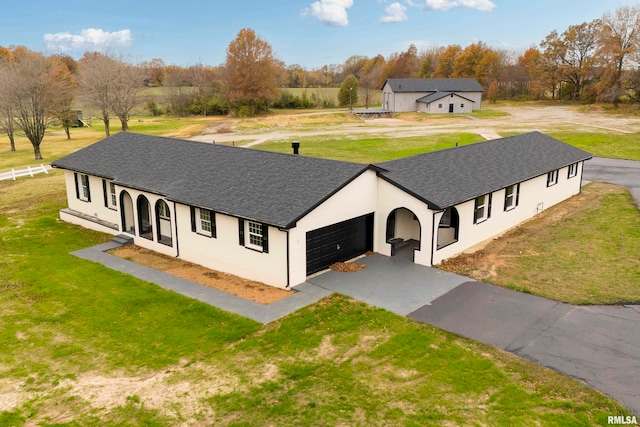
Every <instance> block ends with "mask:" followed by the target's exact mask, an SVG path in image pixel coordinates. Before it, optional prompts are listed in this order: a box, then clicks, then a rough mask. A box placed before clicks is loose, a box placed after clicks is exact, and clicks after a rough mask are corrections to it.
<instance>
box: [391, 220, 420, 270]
mask: <svg viewBox="0 0 640 427" xmlns="http://www.w3.org/2000/svg"><path fill="white" fill-rule="evenodd" d="M421 231H422V227H421V226H420V220H418V217H417V216H416V215H415V214H414V213H413V212H412V211H410V210H409V209H407V208H397V209H394V210H393V211H391V213H390V214H389V216H388V217H387V232H386V237H387V243H390V244H391V256H406V257H408V258H410V259H411V260H413V252H414V251H415V250H420V236H421Z"/></svg>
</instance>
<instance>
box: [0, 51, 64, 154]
mask: <svg viewBox="0 0 640 427" xmlns="http://www.w3.org/2000/svg"><path fill="white" fill-rule="evenodd" d="M13 57H14V60H13V62H3V63H2V64H1V65H0V76H2V77H0V82H2V83H1V84H2V87H1V90H0V93H1V94H2V95H1V97H0V104H2V105H5V106H6V105H10V106H11V110H10V111H11V114H14V115H15V125H16V127H17V128H19V129H20V130H21V131H22V132H24V134H25V136H26V137H27V139H29V141H30V142H31V145H32V146H33V153H34V157H35V159H36V160H41V159H42V154H41V152H40V144H42V140H43V139H44V135H45V131H46V130H47V128H48V127H49V126H50V125H51V124H52V123H53V121H54V120H55V118H54V111H55V110H56V108H58V105H59V102H60V98H61V95H62V94H63V93H64V91H65V90H67V89H68V88H67V87H66V83H67V82H68V80H67V81H65V80H66V79H61V75H63V74H64V71H67V72H68V70H67V69H66V67H64V65H62V64H61V63H60V62H59V61H56V60H53V59H51V58H46V57H44V56H43V55H41V54H39V53H35V52H31V51H28V50H26V49H21V50H20V51H19V52H14V55H13Z"/></svg>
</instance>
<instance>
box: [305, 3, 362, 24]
mask: <svg viewBox="0 0 640 427" xmlns="http://www.w3.org/2000/svg"><path fill="white" fill-rule="evenodd" d="M351 6H353V0H318V1H315V2H313V3H311V10H307V11H306V13H307V14H311V15H312V16H314V17H316V18H318V19H319V20H320V21H322V22H324V23H325V24H329V25H333V26H336V27H346V26H347V25H349V17H348V16H347V9H349V8H350V7H351Z"/></svg>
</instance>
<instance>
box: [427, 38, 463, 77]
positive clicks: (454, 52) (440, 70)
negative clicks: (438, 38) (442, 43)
mask: <svg viewBox="0 0 640 427" xmlns="http://www.w3.org/2000/svg"><path fill="white" fill-rule="evenodd" d="M461 52H462V47H460V45H457V44H456V45H449V46H447V47H446V49H445V50H444V51H443V52H442V53H441V54H440V56H439V57H438V65H437V66H436V69H435V70H434V72H433V77H440V78H449V77H452V76H453V69H454V66H455V62H456V58H457V57H458V55H460V53H461Z"/></svg>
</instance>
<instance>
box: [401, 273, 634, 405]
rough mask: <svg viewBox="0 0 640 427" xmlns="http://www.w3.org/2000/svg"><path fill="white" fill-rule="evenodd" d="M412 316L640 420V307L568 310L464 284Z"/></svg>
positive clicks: (532, 298)
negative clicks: (569, 380) (582, 388)
mask: <svg viewBox="0 0 640 427" xmlns="http://www.w3.org/2000/svg"><path fill="white" fill-rule="evenodd" d="M409 317H411V318H413V319H416V320H419V321H421V322H425V323H430V324H432V325H435V326H438V327H440V328H442V329H445V330H447V331H450V332H453V333H456V334H459V335H462V336H465V337H467V338H471V339H474V340H476V341H480V342H483V343H486V344H491V345H495V346H497V347H500V348H502V349H503V350H507V351H510V352H512V353H515V354H517V355H518V356H521V357H524V358H526V359H529V360H532V361H534V362H536V363H538V364H540V365H543V366H547V367H549V368H552V369H554V370H556V371H559V372H562V373H564V374H567V375H570V376H572V377H574V378H577V379H580V380H582V381H585V382H586V383H587V384H589V385H590V386H592V387H594V388H596V389H598V390H600V391H602V392H604V393H606V394H608V395H609V396H611V397H613V398H614V399H616V400H618V401H619V402H621V403H622V404H624V405H625V406H627V407H628V408H629V409H631V411H633V412H634V413H635V414H637V415H640V332H639V331H640V306H637V305H636V306H573V305H568V304H563V303H559V302H556V301H551V300H547V299H544V298H540V297H537V296H534V295H529V294H525V293H522V292H515V291H511V290H508V289H504V288H500V287H497V286H494V285H490V284H487V283H480V282H471V281H469V282H466V283H464V284H462V285H460V286H458V287H456V288H455V289H452V290H451V291H450V292H448V293H447V294H445V295H443V296H441V297H440V298H438V299H436V300H434V301H433V302H432V304H431V305H425V306H423V307H421V308H419V309H418V310H416V311H414V312H413V313H411V314H409Z"/></svg>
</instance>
